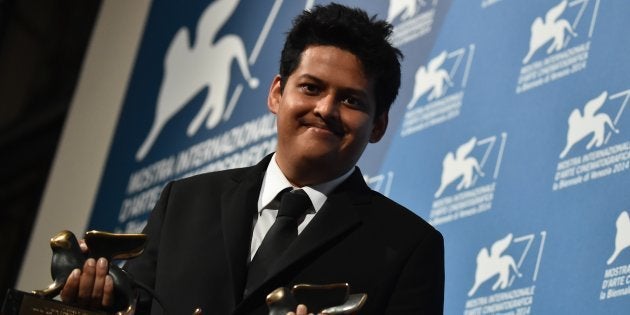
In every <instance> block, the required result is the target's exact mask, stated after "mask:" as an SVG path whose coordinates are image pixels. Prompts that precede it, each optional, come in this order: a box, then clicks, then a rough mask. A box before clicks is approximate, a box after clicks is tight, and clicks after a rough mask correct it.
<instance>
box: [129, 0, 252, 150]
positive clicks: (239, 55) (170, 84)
mask: <svg viewBox="0 0 630 315" xmlns="http://www.w3.org/2000/svg"><path fill="white" fill-rule="evenodd" d="M238 2H239V1H237V0H224V1H214V2H212V3H211V4H210V5H209V6H208V7H207V8H206V9H205V10H204V12H203V13H202V14H201V17H200V18H199V21H198V23H197V29H196V32H195V34H196V36H195V37H194V39H193V38H192V37H191V32H190V31H189V30H188V28H186V27H182V28H180V29H179V30H178V31H177V33H176V34H175V36H174V37H173V40H172V41H171V44H170V46H169V48H168V50H167V51H166V56H165V58H164V77H163V78H162V84H161V86H160V91H159V94H158V98H157V104H156V107H155V116H154V120H153V124H152V126H151V130H150V131H149V134H148V135H147V137H146V139H145V140H144V142H143V143H142V145H141V146H140V148H139V149H138V151H137V153H136V160H138V161H139V160H142V159H143V158H144V157H145V156H146V155H147V153H148V152H149V150H150V149H151V147H152V146H153V143H154V142H155V140H156V138H157V137H158V135H159V134H160V132H161V131H162V128H164V125H166V123H167V122H168V121H169V120H170V119H171V118H173V116H175V114H177V113H178V112H179V111H180V110H182V109H183V108H184V107H185V106H186V104H188V102H190V100H191V99H192V98H194V97H195V96H196V95H197V94H199V93H200V92H201V91H202V90H203V89H205V88H207V89H208V95H207V96H206V98H205V100H204V102H203V105H202V106H201V109H200V110H199V112H198V113H197V115H196V116H195V117H194V118H193V120H192V121H191V122H190V124H189V125H188V128H187V130H186V134H187V135H188V136H189V137H191V136H193V135H195V134H196V133H197V131H198V130H199V128H200V127H201V125H202V124H203V122H204V121H205V123H206V128H208V129H212V128H214V127H215V126H216V125H217V124H218V123H219V122H220V121H221V118H222V116H223V114H224V111H225V108H226V100H227V96H228V88H229V86H230V72H231V71H230V69H231V65H232V60H235V61H236V62H237V64H238V66H239V68H240V70H241V72H242V73H243V77H244V78H245V79H246V80H247V83H248V84H249V87H250V88H252V89H255V88H257V87H258V83H259V82H258V79H256V78H254V77H252V76H251V74H250V72H249V65H248V63H247V56H246V53H245V46H244V45H243V41H242V40H241V38H240V37H238V36H236V35H232V34H229V35H224V36H223V37H221V38H219V39H217V38H216V35H217V33H218V31H219V29H221V27H222V26H223V24H224V23H225V22H226V21H227V20H228V19H229V18H230V16H232V13H233V12H234V10H235V9H236V6H237V5H238Z"/></svg>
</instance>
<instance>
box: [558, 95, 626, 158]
mask: <svg viewBox="0 0 630 315" xmlns="http://www.w3.org/2000/svg"><path fill="white" fill-rule="evenodd" d="M607 97H608V91H604V92H602V93H601V94H600V95H599V96H597V97H595V98H594V99H592V100H590V101H588V102H587V103H586V105H584V114H581V113H580V109H579V108H576V109H574V110H573V111H571V114H570V115H569V130H568V131H567V144H566V146H565V147H564V149H563V150H562V152H561V153H560V158H561V159H562V158H564V157H565V156H566V155H567V154H568V153H569V150H571V148H572V147H573V146H574V145H575V144H576V143H578V142H580V141H581V140H582V139H584V138H586V137H587V136H589V135H590V134H593V137H592V138H591V140H590V141H589V142H588V143H587V144H586V149H587V150H590V149H591V148H592V147H593V146H595V147H600V146H602V144H604V142H605V139H606V126H608V127H609V128H610V129H611V130H612V131H613V132H614V133H619V130H618V129H617V128H615V126H614V124H613V122H612V120H611V119H610V116H608V114H605V113H599V114H597V111H598V110H599V109H600V108H601V107H602V106H603V105H604V103H605V102H606V98H607Z"/></svg>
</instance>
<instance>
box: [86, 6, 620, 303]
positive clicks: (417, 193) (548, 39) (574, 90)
mask: <svg viewBox="0 0 630 315" xmlns="http://www.w3.org/2000/svg"><path fill="white" fill-rule="evenodd" d="M340 2H341V3H344V4H348V5H350V6H360V7H362V8H364V9H365V10H367V11H368V12H369V13H370V14H378V15H379V16H380V17H382V18H384V19H387V20H389V21H390V22H391V23H392V24H393V25H394V27H395V29H394V36H393V38H392V40H393V42H394V44H395V45H396V46H397V47H399V48H400V49H401V50H402V51H403V53H404V55H405V59H404V61H403V74H402V75H403V77H402V87H401V90H400V94H399V97H398V99H397V101H396V103H395V104H394V106H393V107H392V110H391V113H390V126H389V130H388V133H387V135H386V137H385V139H384V140H382V141H381V142H380V143H378V144H375V145H371V146H369V147H368V149H367V151H366V153H365V154H364V158H363V159H362V160H361V161H360V166H361V168H362V169H363V171H364V173H365V175H366V178H365V179H366V181H367V182H368V184H370V185H371V186H372V187H373V188H374V189H375V190H378V191H380V192H382V193H383V194H385V195H388V196H389V197H391V198H392V199H394V200H396V201H398V202H399V203H401V204H403V205H405V206H406V207H408V208H410V209H412V210H413V211H415V212H416V213H417V214H418V215H419V216H421V217H423V218H424V219H426V220H427V221H429V222H430V223H431V224H433V225H434V226H435V227H436V228H437V229H438V230H440V231H441V232H442V233H443V234H444V236H445V242H446V243H445V246H446V296H445V313H446V314H462V313H463V314H627V312H628V309H630V250H629V249H627V248H628V247H630V218H629V215H628V208H629V207H630V194H628V188H627V187H628V186H627V185H628V184H629V182H630V181H629V179H630V177H629V176H628V173H627V172H628V169H629V168H630V136H629V133H628V131H627V130H626V129H627V128H628V126H629V124H630V115H626V111H625V109H626V105H627V103H628V101H629V99H630V76H629V75H628V73H630V55H629V54H628V52H630V36H628V35H627V30H628V29H629V28H630V19H628V14H629V13H630V3H629V2H626V1H620V0H618V1H615V0H608V1H603V0H601V1H600V0H570V1H569V0H563V1H560V0H554V1H542V0H536V1H514V0H460V1H448V0H424V1H420V0H390V1H389V2H388V1H358V0H355V1H340ZM318 3H320V2H319V1H282V0H275V1H273V0H268V1H254V0H243V1H227V0H226V1H223V0H222V1H187V2H186V3H185V4H182V3H181V2H177V1H167V0H155V1H154V2H153V4H152V6H151V10H150V13H149V17H148V20H147V22H146V26H145V31H144V34H143V36H142V41H141V44H140V48H139V51H138V55H137V57H136V62H135V66H134V69H133V72H132V76H131V78H130V80H129V82H128V85H127V92H126V96H125V98H124V104H123V107H122V112H121V115H120V119H119V122H118V125H117V129H116V133H115V137H114V141H113V143H112V146H111V148H110V153H109V157H108V160H107V164H106V168H105V172H104V175H103V177H102V180H101V184H100V188H99V191H98V195H97V199H96V202H95V204H94V208H93V213H92V217H91V220H90V224H89V228H90V229H101V230H111V231H117V232H137V231H139V230H141V229H142V227H143V226H144V224H145V223H146V219H147V216H148V213H149V212H150V210H151V209H152V207H153V205H154V203H155V202H156V200H157V198H158V196H159V192H160V190H161V188H162V187H163V186H164V185H165V184H166V183H167V182H168V181H170V180H173V179H176V178H181V177H185V176H189V175H192V174H196V173H200V172H206V171H211V170H218V169H224V168H232V167H238V166H245V165H251V164H254V163H256V162H258V160H259V159H260V158H262V157H263V156H264V155H266V154H268V153H270V152H272V151H273V150H274V148H275V144H276V138H275V135H276V134H275V117H274V116H273V115H271V114H269V113H268V112H267V108H266V96H267V90H268V86H269V84H270V82H271V79H272V78H273V76H274V75H275V74H276V73H277V71H278V70H277V69H278V59H279V52H280V49H281V46H282V42H283V40H284V34H285V32H286V31H287V30H288V29H289V27H290V23H291V17H293V16H295V15H297V14H299V12H301V10H303V9H305V8H309V7H310V6H312V5H313V4H318Z"/></svg>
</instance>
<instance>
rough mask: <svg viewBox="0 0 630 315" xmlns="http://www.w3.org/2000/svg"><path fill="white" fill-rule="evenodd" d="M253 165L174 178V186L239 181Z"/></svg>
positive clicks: (215, 184) (219, 184)
mask: <svg viewBox="0 0 630 315" xmlns="http://www.w3.org/2000/svg"><path fill="white" fill-rule="evenodd" d="M254 167H255V166H248V167H241V168H233V169H227V170H220V171H213V172H207V173H201V174H197V175H193V176H189V177H185V178H181V179H177V180H174V181H173V182H172V185H173V186H176V187H196V186H206V187H207V186H209V185H210V186H215V187H216V186H223V185H229V184H233V183H235V182H239V181H241V180H242V179H243V178H245V177H247V176H248V174H250V173H251V172H252V171H253V170H254Z"/></svg>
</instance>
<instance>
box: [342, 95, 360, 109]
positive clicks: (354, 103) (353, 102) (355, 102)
mask: <svg viewBox="0 0 630 315" xmlns="http://www.w3.org/2000/svg"><path fill="white" fill-rule="evenodd" d="M342 102H343V103H344V104H347V105H348V106H350V107H353V108H363V107H364V103H363V102H362V101H361V100H359V99H357V98H354V97H346V98H345V99H343V100H342Z"/></svg>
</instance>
